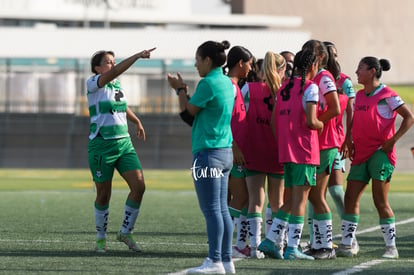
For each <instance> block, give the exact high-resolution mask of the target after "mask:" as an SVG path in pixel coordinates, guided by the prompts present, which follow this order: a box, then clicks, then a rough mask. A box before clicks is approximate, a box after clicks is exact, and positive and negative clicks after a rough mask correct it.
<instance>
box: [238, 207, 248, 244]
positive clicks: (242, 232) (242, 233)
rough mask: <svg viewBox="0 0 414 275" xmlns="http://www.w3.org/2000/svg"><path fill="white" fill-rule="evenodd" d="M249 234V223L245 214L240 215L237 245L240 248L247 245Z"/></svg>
mask: <svg viewBox="0 0 414 275" xmlns="http://www.w3.org/2000/svg"><path fill="white" fill-rule="evenodd" d="M248 236H249V230H248V224H247V220H246V216H245V215H240V217H239V218H238V222H237V234H236V246H237V248H238V249H243V248H245V247H246V245H247V238H248Z"/></svg>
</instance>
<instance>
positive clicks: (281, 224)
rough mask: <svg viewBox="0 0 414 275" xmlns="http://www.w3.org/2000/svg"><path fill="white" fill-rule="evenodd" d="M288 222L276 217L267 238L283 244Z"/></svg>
mask: <svg viewBox="0 0 414 275" xmlns="http://www.w3.org/2000/svg"><path fill="white" fill-rule="evenodd" d="M288 224H289V223H288V222H287V221H284V220H280V219H278V218H274V219H273V222H272V226H271V227H270V230H269V231H268V232H267V234H266V239H269V240H271V241H272V242H274V243H275V244H276V245H277V246H280V245H281V244H283V241H284V239H285V237H286V231H287V228H288Z"/></svg>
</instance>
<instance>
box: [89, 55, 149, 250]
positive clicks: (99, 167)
mask: <svg viewBox="0 0 414 275" xmlns="http://www.w3.org/2000/svg"><path fill="white" fill-rule="evenodd" d="M153 50H155V48H153V49H151V50H144V51H142V52H139V53H137V54H134V55H132V56H130V57H129V58H127V59H125V60H123V61H122V62H120V63H119V64H115V59H114V58H115V54H114V53H113V52H112V51H99V52H96V53H95V54H94V55H93V56H92V59H91V70H92V72H93V73H94V75H93V76H91V77H90V78H88V80H87V81H86V85H87V89H88V94H87V97H88V105H89V116H90V121H91V124H90V134H89V144H88V158H89V167H90V170H91V173H92V176H93V180H94V182H95V186H96V200H95V223H96V231H97V233H96V251H97V252H106V229H107V225H108V216H109V200H110V198H111V189H112V177H113V174H114V169H117V170H118V172H119V173H120V174H121V176H122V177H123V178H124V179H125V181H126V182H127V184H128V186H129V189H130V192H129V194H128V197H127V200H126V203H125V212H124V218H123V222H122V226H121V230H120V231H119V232H118V234H117V239H118V241H120V242H123V243H125V244H126V245H127V246H128V247H129V248H130V249H131V250H133V251H137V252H138V251H141V248H140V247H139V246H138V245H137V244H136V242H135V240H134V238H133V236H132V230H133V228H134V225H135V222H136V220H137V217H138V213H139V209H140V205H141V200H142V196H143V194H144V191H145V183H144V175H143V173H142V167H141V163H140V161H139V159H138V156H137V154H136V152H135V149H134V147H133V145H132V142H131V138H130V136H129V133H128V125H127V119H128V120H130V121H131V122H133V123H134V124H135V125H136V127H137V136H138V138H142V139H144V140H145V131H144V128H143V127H142V124H141V121H140V120H139V119H138V118H137V116H136V115H135V114H134V113H133V112H132V111H131V110H130V109H129V108H128V106H127V102H126V99H125V94H124V92H123V89H122V86H121V83H120V82H119V80H118V79H116V77H118V76H119V75H120V74H122V73H123V72H125V71H126V70H127V69H128V68H129V67H131V66H132V65H133V64H134V63H135V61H137V60H138V59H139V58H150V55H151V52H152V51H153Z"/></svg>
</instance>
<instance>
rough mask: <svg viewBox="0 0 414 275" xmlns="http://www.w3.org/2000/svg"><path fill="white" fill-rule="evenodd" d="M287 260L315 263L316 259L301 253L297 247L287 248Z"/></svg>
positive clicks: (285, 257)
mask: <svg viewBox="0 0 414 275" xmlns="http://www.w3.org/2000/svg"><path fill="white" fill-rule="evenodd" d="M284 259H285V260H309V261H313V260H315V258H313V257H312V256H308V255H306V254H304V253H302V252H300V251H299V249H297V248H296V247H287V248H286V251H285V254H284Z"/></svg>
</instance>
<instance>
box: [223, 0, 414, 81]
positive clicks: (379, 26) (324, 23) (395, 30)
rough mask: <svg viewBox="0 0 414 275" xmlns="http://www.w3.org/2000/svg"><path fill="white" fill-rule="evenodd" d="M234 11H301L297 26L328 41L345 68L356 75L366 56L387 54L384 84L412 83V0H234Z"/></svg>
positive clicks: (251, 12)
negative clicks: (387, 62) (389, 65)
mask: <svg viewBox="0 0 414 275" xmlns="http://www.w3.org/2000/svg"><path fill="white" fill-rule="evenodd" d="M231 5H232V13H235V14H247V15H249V14H256V15H257V14H263V15H288V16H299V17H301V18H302V19H303V24H302V25H301V26H300V27H299V28H298V29H299V30H303V31H308V32H310V35H311V37H312V38H314V39H318V40H322V41H332V42H334V43H335V44H336V46H337V48H338V54H339V61H340V63H341V66H342V69H343V71H344V72H345V73H347V74H349V75H350V76H351V77H352V78H353V79H355V73H354V72H355V70H356V67H357V65H358V62H359V60H360V59H361V58H362V57H364V56H376V57H378V58H386V59H388V60H390V62H391V70H390V71H389V72H387V73H385V74H384V75H383V81H384V83H390V84H391V83H392V84H412V83H413V82H414V77H413V76H412V66H413V64H414V57H413V55H412V54H411V52H412V45H413V43H414V30H413V26H414V16H412V11H413V9H414V1H411V0H398V1H390V0H363V1H360V0H346V1H345V0H312V1H309V0H290V1H281V0H232V1H231Z"/></svg>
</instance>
